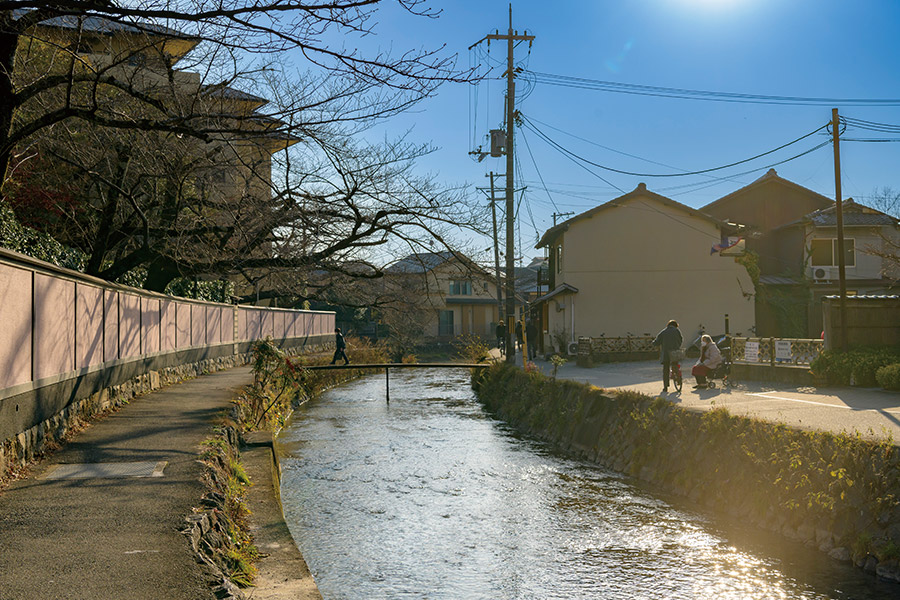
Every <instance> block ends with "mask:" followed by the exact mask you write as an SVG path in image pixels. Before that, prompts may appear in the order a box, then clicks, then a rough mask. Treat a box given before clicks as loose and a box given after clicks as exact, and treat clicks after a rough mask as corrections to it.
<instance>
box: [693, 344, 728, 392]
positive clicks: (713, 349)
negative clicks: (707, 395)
mask: <svg viewBox="0 0 900 600" xmlns="http://www.w3.org/2000/svg"><path fill="white" fill-rule="evenodd" d="M721 364H722V353H721V352H720V351H719V347H718V346H716V343H715V342H714V341H713V340H712V338H711V337H710V336H708V335H706V334H705V333H704V334H703V335H702V336H700V359H699V360H698V361H697V364H695V365H694V366H693V368H692V369H691V375H693V376H694V377H696V378H697V385H695V386H694V389H695V390H697V389H700V390H705V389H706V387H707V383H706V376H707V375H709V374H710V373H711V372H713V371H715V370H716V367H718V366H719V365H721Z"/></svg>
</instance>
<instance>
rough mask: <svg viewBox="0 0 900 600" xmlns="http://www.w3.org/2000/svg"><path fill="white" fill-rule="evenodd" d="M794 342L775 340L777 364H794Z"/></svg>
mask: <svg viewBox="0 0 900 600" xmlns="http://www.w3.org/2000/svg"><path fill="white" fill-rule="evenodd" d="M793 356H794V354H793V351H792V342H791V341H790V340H775V362H793Z"/></svg>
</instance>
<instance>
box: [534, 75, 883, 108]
mask: <svg viewBox="0 0 900 600" xmlns="http://www.w3.org/2000/svg"><path fill="white" fill-rule="evenodd" d="M532 73H533V74H534V76H535V81H536V82H537V83H543V84H546V85H554V86H559V87H569V88H576V89H585V90H593V91H600V92H612V93H618V94H632V95H639V96H656V97H662V98H677V99H681V100H706V101H711V102H735V103H743V104H778V105H801V106H824V105H827V106H832V105H835V104H838V105H842V106H900V99H897V98H881V99H878V98H823V97H805V96H774V95H767V94H746V93H734V92H718V91H711V90H693V89H686V88H670V87H661V86H653V85H639V84H632V83H618V82H615V81H603V80H599V79H587V78H584V77H571V76H567V75H557V74H553V73H541V72H538V71H532Z"/></svg>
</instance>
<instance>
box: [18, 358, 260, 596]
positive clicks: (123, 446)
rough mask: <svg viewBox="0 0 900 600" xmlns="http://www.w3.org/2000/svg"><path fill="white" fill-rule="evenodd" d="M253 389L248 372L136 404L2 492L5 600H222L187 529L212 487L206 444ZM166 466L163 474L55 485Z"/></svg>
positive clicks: (210, 378)
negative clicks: (238, 392) (95, 473)
mask: <svg viewBox="0 0 900 600" xmlns="http://www.w3.org/2000/svg"><path fill="white" fill-rule="evenodd" d="M249 382H250V371H249V368H247V367H242V368H237V369H231V370H229V371H223V372H219V373H214V374H211V375H206V376H203V377H199V378H197V379H193V380H190V381H187V382H185V383H182V384H178V385H173V386H170V387H167V388H164V389H162V390H159V391H156V392H153V393H151V394H147V395H145V396H142V397H139V398H135V399H134V400H133V401H132V402H131V403H130V404H129V405H127V406H125V407H123V408H122V409H121V410H119V411H118V412H116V413H114V414H112V415H110V416H109V417H107V418H105V419H103V420H101V421H99V422H97V423H95V424H93V425H92V426H90V427H88V428H87V429H86V430H85V431H83V432H82V433H80V434H79V435H78V436H77V437H76V438H75V439H74V440H73V441H72V442H70V443H69V444H68V445H66V447H65V448H64V449H63V450H61V451H60V452H58V453H56V454H54V455H53V456H52V457H50V459H48V460H46V461H44V462H42V463H40V464H39V465H38V466H37V468H35V470H34V473H33V474H32V476H31V477H28V478H26V479H22V480H19V481H17V482H14V483H13V484H12V485H11V486H10V487H9V488H7V489H6V490H4V491H3V492H2V493H0V599H3V600H6V599H15V600H27V599H31V598H40V599H60V598H85V599H88V598H90V599H93V600H97V599H110V600H115V599H125V598H127V599H129V600H135V599H147V600H165V599H172V600H193V599H201V598H202V599H208V598H213V597H214V596H213V594H212V592H211V591H210V586H209V582H208V581H207V579H208V573H207V572H205V571H204V570H203V568H202V567H201V565H199V564H198V563H197V561H196V560H195V558H194V556H193V554H192V552H191V547H190V543H189V541H188V539H187V538H186V537H185V536H184V535H183V534H182V533H180V530H181V529H183V528H184V527H185V525H186V523H185V517H186V516H187V515H188V514H190V512H191V508H192V507H193V506H195V505H197V504H198V500H199V499H200V496H201V495H202V494H203V491H204V490H203V487H202V485H201V483H200V475H201V472H202V468H201V465H200V464H199V463H198V462H197V455H198V453H199V445H200V442H201V441H202V440H203V439H205V438H206V437H208V436H209V434H210V431H211V428H212V426H213V424H214V419H215V417H216V415H218V414H220V413H221V412H222V411H223V409H225V408H226V407H227V406H228V403H229V401H230V400H231V398H232V397H233V393H234V390H235V389H236V388H238V387H239V386H242V385H245V384H247V383H249ZM163 461H165V463H166V465H165V468H164V470H163V471H162V476H161V477H142V478H138V477H128V478H110V477H88V478H83V479H51V478H48V477H53V476H54V474H57V475H58V474H60V473H62V472H63V470H64V469H66V468H72V467H71V466H69V467H66V465H74V464H87V463H104V464H108V465H110V466H116V467H119V468H121V467H124V466H126V465H124V464H123V463H134V462H141V463H146V464H150V465H154V467H153V468H154V469H156V470H158V469H159V465H158V463H160V462H163Z"/></svg>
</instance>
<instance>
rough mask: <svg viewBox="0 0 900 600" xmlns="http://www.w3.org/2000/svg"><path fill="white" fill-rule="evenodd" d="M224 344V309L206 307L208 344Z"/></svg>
mask: <svg viewBox="0 0 900 600" xmlns="http://www.w3.org/2000/svg"><path fill="white" fill-rule="evenodd" d="M221 342H222V307H221V306H207V307H206V343H207V344H219V343H221Z"/></svg>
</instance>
